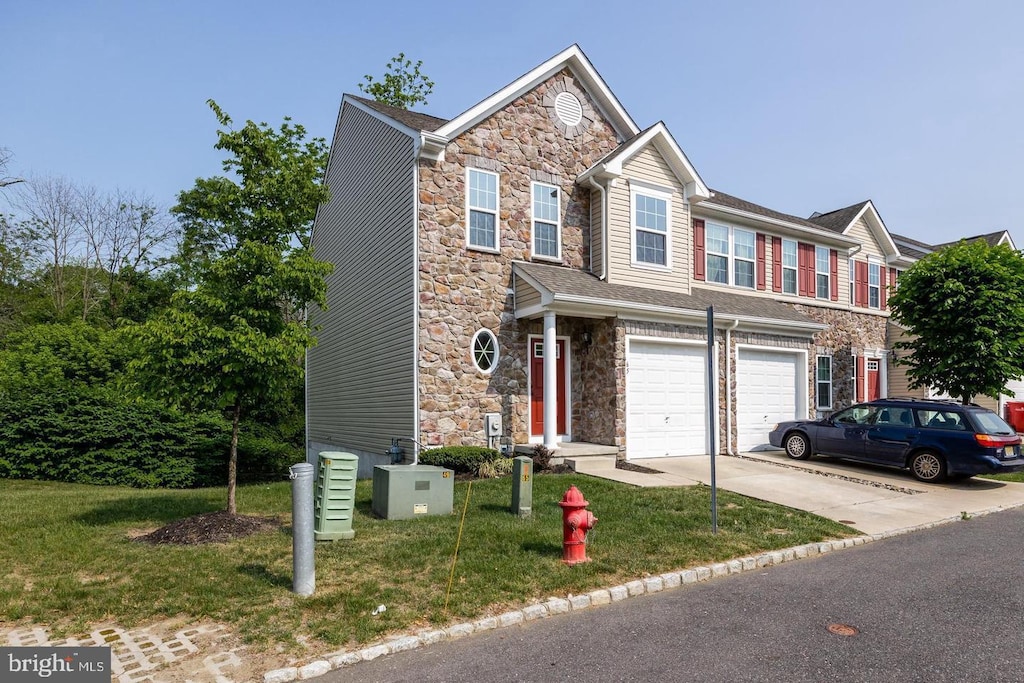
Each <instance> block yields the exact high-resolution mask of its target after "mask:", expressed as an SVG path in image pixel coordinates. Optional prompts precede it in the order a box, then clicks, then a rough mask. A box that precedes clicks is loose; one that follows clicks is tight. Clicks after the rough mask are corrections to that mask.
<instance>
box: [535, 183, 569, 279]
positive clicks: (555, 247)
mask: <svg viewBox="0 0 1024 683" xmlns="http://www.w3.org/2000/svg"><path fill="white" fill-rule="evenodd" d="M560 232H561V230H560V228H559V206H558V188H557V187H555V186H554V185H545V184H543V183H533V232H532V234H533V255H534V257H536V258H544V259H554V260H558V259H560V258H561V256H562V250H561V246H560V244H559V233H560Z"/></svg>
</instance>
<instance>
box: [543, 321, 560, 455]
mask: <svg viewBox="0 0 1024 683" xmlns="http://www.w3.org/2000/svg"><path fill="white" fill-rule="evenodd" d="M544 445H545V446H546V447H547V448H558V340H557V339H556V338H555V314H554V313H553V312H551V311H548V312H546V313H545V314H544Z"/></svg>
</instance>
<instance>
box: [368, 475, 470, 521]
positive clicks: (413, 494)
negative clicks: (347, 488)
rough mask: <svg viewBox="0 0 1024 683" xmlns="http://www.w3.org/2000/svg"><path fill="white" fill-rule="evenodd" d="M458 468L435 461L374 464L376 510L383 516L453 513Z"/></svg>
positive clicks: (397, 517)
mask: <svg viewBox="0 0 1024 683" xmlns="http://www.w3.org/2000/svg"><path fill="white" fill-rule="evenodd" d="M454 494H455V472H453V471H452V470H447V469H445V468H443V467H435V466H434V465H377V466H376V467H374V468H373V502H372V504H371V505H372V508H373V514H375V515H377V516H378V517H383V518H384V519H413V518H414V517H423V516H426V515H450V514H451V513H452V499H453V496H454Z"/></svg>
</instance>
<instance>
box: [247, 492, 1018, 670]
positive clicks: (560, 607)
mask: <svg viewBox="0 0 1024 683" xmlns="http://www.w3.org/2000/svg"><path fill="white" fill-rule="evenodd" d="M1016 507H1022V506H1020V505H1011V506H999V507H994V508H988V509H986V510H982V511H980V512H974V513H971V514H970V515H968V516H966V517H965V516H964V515H962V514H961V515H957V516H952V517H947V518H944V519H940V520H936V521H934V522H928V523H926V524H919V525H917V526H911V527H905V528H902V529H895V530H892V531H886V532H883V533H878V534H870V535H864V536H854V537H852V538H843V539H839V540H835V541H822V542H820V543H806V544H804V545H798V546H793V547H791V548H786V549H784V550H773V551H770V552H766V553H762V554H760V555H752V556H748V557H741V558H738V559H734V560H729V561H727V562H717V563H715V564H712V565H710V566H700V567H690V568H688V569H681V570H679V571H671V572H666V573H664V574H660V575H658V576H648V577H644V578H642V579H636V580H634V581H629V582H627V583H625V584H621V585H618V586H612V587H610V588H605V589H598V590H594V591H591V592H589V593H586V594H584V595H571V594H570V595H568V596H566V597H564V598H559V597H551V598H548V599H547V601H546V602H540V603H535V604H532V605H527V606H526V607H523V608H522V609H520V610H514V611H511V612H505V613H504V614H499V615H497V616H494V617H486V618H482V619H478V620H476V621H472V622H466V623H462V624H455V625H453V626H449V627H447V628H445V629H437V630H429V629H425V630H422V631H417V632H416V633H413V634H405V635H397V636H394V637H392V638H389V639H388V640H386V641H385V642H383V643H379V644H376V645H371V646H367V647H364V648H362V649H358V650H345V651H340V652H333V653H330V654H327V655H324V656H323V657H322V658H320V659H317V660H315V661H312V662H309V663H308V664H305V665H303V666H292V667H287V668H283V669H273V670H272V671H268V672H266V673H265V674H263V681H264V683H290V682H291V681H296V680H300V681H301V680H307V679H310V678H316V677H318V676H322V675H324V674H325V673H328V672H330V671H333V670H334V669H340V668H341V667H344V666H351V665H352V664H357V663H359V662H367V661H370V660H373V659H377V658H378V657H383V656H384V655H390V654H395V653H398V652H405V651H406V650H413V649H416V648H419V647H423V646H425V645H432V644H434V643H438V642H441V641H445V640H456V639H458V638H463V637H465V636H468V635H472V634H474V633H481V632H483V631H490V630H492V629H496V628H505V627H508V626H515V625H518V624H523V623H525V622H527V621H533V620H534V619H543V618H546V617H549V616H554V615H556V614H567V613H569V612H578V611H580V610H584V609H588V608H590V607H597V606H601V605H608V604H611V603H613V602H619V601H621V600H626V599H628V598H634V597H637V596H640V595H644V594H646V593H657V592H660V591H664V590H670V589H673V588H679V587H682V586H688V585H691V584H696V583H702V582H704V581H710V580H711V579H717V578H719V577H722V576H731V575H734V574H742V573H744V572H750V571H757V570H759V569H764V568H766V567H772V566H775V565H778V564H782V563H784V562H793V561H795V560H803V559H807V558H810V557H817V556H820V555H824V554H825V553H830V552H832V551H834V550H845V549H847V548H853V547H856V546H861V545H864V544H866V543H871V542H872V541H880V540H883V539H886V538H892V537H894V536H902V535H903V534H909V533H913V532H915V531H923V530H925V529H932V528H934V527H937V526H941V525H943V524H949V523H950V522H960V521H967V520H969V519H971V518H973V517H983V516H985V515H990V514H993V513H996V512H1003V511H1005V510H1011V509H1014V508H1016Z"/></svg>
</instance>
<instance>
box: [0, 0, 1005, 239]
mask: <svg viewBox="0 0 1024 683" xmlns="http://www.w3.org/2000/svg"><path fill="white" fill-rule="evenodd" d="M1021 26H1024V3H1019V2H989V1H986V0H979V1H978V2H975V3H969V4H968V3H963V2H956V3H954V2H945V1H943V0H935V1H898V0H890V1H889V2H856V3H854V2H828V1H821V0H818V1H815V2H796V1H792V2H791V1H786V0H780V1H778V2H754V1H750V2H714V3H711V2H702V3H690V2H685V1H680V2H640V1H634V2H631V3H622V2H614V3H612V2H603V1H598V0H591V1H588V2H582V1H580V0H563V1H562V2H550V1H549V2H533V1H520V2H516V3H481V2H478V1H477V2H461V1H457V2H436V3H403V2H390V3H365V2H359V3H356V2H341V1H338V2H308V1H302V0H297V1H293V2H288V3H283V2H280V1H278V2H265V1H263V0H252V1H249V2H226V1H221V2H218V1H214V0H208V1H207V2H193V1H190V0H182V1H176V2H170V1H167V2H145V1H143V0H123V1H114V0H110V1H98V0H92V1H90V0H78V1H59V0H40V1H38V2H21V3H16V2H6V3H4V6H3V9H2V10H0V88H2V97H0V147H6V148H8V149H9V150H10V151H11V152H13V153H14V159H13V161H12V163H11V165H10V167H9V169H8V172H9V173H13V174H17V175H23V176H28V175H33V174H34V175H44V176H45V175H63V176H66V177H68V178H70V179H71V180H73V181H75V182H76V183H80V184H84V185H93V186H95V187H97V188H98V189H100V190H113V189H115V188H123V189H131V190H136V191H139V192H143V193H147V194H149V195H150V196H151V197H152V198H153V199H154V200H155V201H156V202H158V203H159V204H162V205H165V206H169V205H171V204H173V202H174V199H175V196H176V194H177V193H178V192H179V191H181V190H183V189H186V188H188V187H190V186H191V185H192V183H193V182H194V180H195V178H196V177H205V176H210V175H215V174H217V173H219V172H220V165H219V160H220V157H219V156H218V153H217V152H216V151H215V150H214V149H213V143H214V141H215V130H216V121H215V119H214V116H213V114H212V112H210V111H209V109H208V108H207V106H206V104H205V102H206V100H207V99H208V98H213V99H215V100H217V102H218V103H219V104H220V105H221V106H222V107H224V109H225V110H226V111H227V112H228V113H229V114H230V115H231V116H232V117H233V118H234V119H235V121H236V122H243V121H244V120H245V119H254V120H256V121H267V122H269V123H271V124H278V123H280V121H281V119H282V117H283V116H286V115H287V116H291V117H292V118H293V119H294V120H295V121H297V122H298V123H302V124H304V125H305V126H306V127H307V129H309V131H310V132H311V133H313V134H315V135H318V136H323V137H327V138H329V137H330V135H331V133H332V131H333V126H334V121H335V117H336V115H337V110H338V105H339V103H340V101H341V95H342V93H345V92H352V93H357V94H358V92H359V91H358V88H357V84H358V83H359V82H361V81H362V78H363V75H364V74H368V73H369V74H373V75H374V76H380V75H381V74H382V73H383V72H384V67H385V65H386V64H387V62H388V60H389V59H390V58H391V57H392V56H393V55H395V54H397V53H398V52H405V53H406V55H407V56H409V57H411V58H413V59H414V60H422V61H423V71H424V73H426V74H427V75H428V76H430V78H431V79H433V80H434V81H435V83H436V85H435V88H434V93H433V95H431V97H430V98H429V104H427V105H426V106H425V107H421V108H420V109H421V110H422V111H425V112H426V113H430V114H434V115H435V116H441V117H446V118H450V117H453V116H455V115H456V114H458V113H460V112H462V111H463V110H465V109H467V108H469V107H470V106H472V105H473V104H475V103H476V102H478V101H479V100H482V99H483V98H484V97H486V96H487V95H489V94H491V93H492V92H494V91H495V90H497V89H499V88H500V87H502V86H504V85H506V84H507V83H509V82H510V81H512V80H514V79H515V78H516V77H518V76H519V75H521V74H523V73H524V72H526V71H529V70H530V69H531V68H533V67H534V66H536V65H537V64H539V63H541V62H542V61H544V60H545V59H547V58H548V57H550V56H552V55H553V54H555V53H557V52H559V51H560V50H562V49H563V48H565V47H567V46H568V45H570V44H572V43H578V44H579V45H580V47H582V49H583V50H584V52H586V54H587V56H588V57H590V59H591V61H592V62H593V63H594V65H595V67H596V68H597V69H598V71H599V72H600V73H601V75H602V76H603V77H604V78H605V80H606V82H607V83H608V85H609V86H610V87H611V89H612V91H613V92H614V93H615V94H616V95H617V96H618V98H619V100H620V101H621V102H622V104H623V105H624V106H625V108H626V110H627V111H629V113H630V114H631V115H632V117H633V119H634V120H635V121H636V122H637V124H638V125H639V126H640V127H641V128H644V127H646V126H648V125H650V124H652V123H654V122H656V121H658V120H663V121H664V122H665V123H666V124H667V125H668V127H669V130H670V131H671V132H672V134H673V135H674V136H675V138H676V140H677V141H678V143H679V145H680V146H681V147H682V148H683V150H684V151H685V152H686V154H687V156H688V157H689V158H690V160H691V161H692V162H693V164H694V165H695V166H696V168H697V170H698V172H699V173H700V174H701V176H702V177H703V178H704V180H705V182H707V183H708V184H709V185H710V186H711V187H713V188H716V189H720V190H723V191H725V192H728V193H730V194H734V195H737V196H740V197H742V198H744V199H747V200H750V201H753V202H757V203H759V204H763V205H766V206H769V207H771V208H773V209H776V210H779V211H784V212H787V213H792V214H796V215H801V216H807V215H809V214H810V213H811V212H812V211H816V210H817V211H829V210H832V209H837V208H841V207H844V206H848V205H850V204H853V203H855V202H858V201H861V200H864V199H872V200H874V202H875V205H876V207H877V208H878V210H879V212H880V213H881V215H882V219H883V220H884V221H885V222H886V225H887V226H888V227H889V229H890V230H892V231H893V232H897V233H901V234H905V235H908V236H911V237H916V238H918V239H922V240H925V241H931V242H944V241H949V240H953V239H956V238H958V237H962V236H965V235H970V234H977V233H981V232H988V231H992V230H997V229H1008V230H1010V233H1011V235H1013V237H1014V240H1015V241H1016V242H1017V244H1018V246H1024V192H1021V186H1022V184H1024V183H1022V181H1024V177H1022V176H1024V174H1022V172H1021V160H1022V159H1024V135H1022V134H1021V132H1020V126H1021V121H1022V119H1024V117H1022V115H1021V114H1022V111H1024V41H1021V39H1020V36H1019V33H1020V27H1021ZM0 200H2V198H0Z"/></svg>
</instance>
